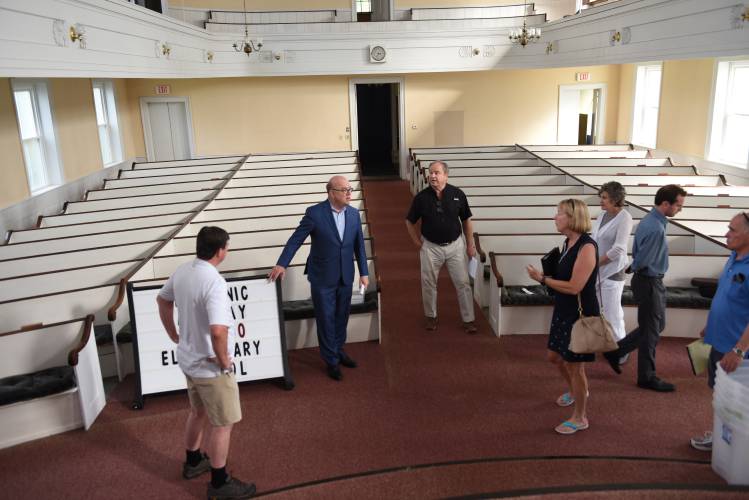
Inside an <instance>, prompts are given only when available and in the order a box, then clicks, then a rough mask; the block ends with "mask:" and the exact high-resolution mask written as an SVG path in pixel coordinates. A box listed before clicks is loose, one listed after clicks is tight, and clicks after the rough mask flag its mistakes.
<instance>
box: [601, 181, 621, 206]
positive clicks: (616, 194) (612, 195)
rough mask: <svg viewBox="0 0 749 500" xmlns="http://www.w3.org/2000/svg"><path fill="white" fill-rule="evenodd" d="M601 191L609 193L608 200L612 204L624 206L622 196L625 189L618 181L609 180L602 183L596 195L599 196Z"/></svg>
mask: <svg viewBox="0 0 749 500" xmlns="http://www.w3.org/2000/svg"><path fill="white" fill-rule="evenodd" d="M603 193H606V194H607V195H609V200H611V203H613V204H614V206H617V207H623V206H624V197H625V196H626V195H627V191H626V190H625V189H624V186H622V185H621V184H619V183H618V182H616V181H610V182H607V183H605V184H603V185H602V186H601V187H600V189H599V190H598V196H601V195H602V194H603Z"/></svg>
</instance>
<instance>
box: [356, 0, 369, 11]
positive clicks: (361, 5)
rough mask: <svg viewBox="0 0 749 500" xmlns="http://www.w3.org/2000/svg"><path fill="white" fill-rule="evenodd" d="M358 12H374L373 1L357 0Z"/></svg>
mask: <svg viewBox="0 0 749 500" xmlns="http://www.w3.org/2000/svg"><path fill="white" fill-rule="evenodd" d="M356 12H372V1H371V0H356Z"/></svg>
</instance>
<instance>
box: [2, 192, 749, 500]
mask: <svg viewBox="0 0 749 500" xmlns="http://www.w3.org/2000/svg"><path fill="white" fill-rule="evenodd" d="M365 189H366V194H367V207H368V209H369V220H370V222H371V224H372V233H373V235H374V236H375V238H376V250H377V258H378V265H379V270H380V275H381V278H382V287H383V294H382V321H383V325H382V343H381V344H377V343H366V344H352V345H350V346H349V347H348V348H347V351H348V352H349V354H350V355H351V356H352V357H353V358H354V359H356V360H357V361H358V362H359V368H357V369H355V370H349V369H345V368H344V380H343V381H342V382H334V381H332V380H330V379H328V378H327V377H326V375H325V373H324V370H323V364H322V362H321V361H320V359H319V356H318V352H317V350H312V349H308V350H302V351H292V352H291V353H290V356H289V357H290V363H291V369H292V372H293V375H294V379H295V381H296V382H297V386H296V388H295V389H294V390H293V391H285V390H283V389H281V388H280V386H279V385H278V384H275V383H269V382H259V383H251V384H246V385H243V386H242V387H241V397H242V404H243V412H244V420H243V421H242V422H241V423H240V424H238V425H237V426H236V427H235V430H234V434H233V443H232V449H231V454H230V460H229V469H230V471H231V472H232V473H234V474H235V475H236V476H237V477H239V478H242V479H245V480H252V481H255V482H256V483H257V485H258V490H259V492H260V493H263V492H273V491H276V493H274V494H272V495H271V497H272V498H442V497H455V496H461V495H471V494H484V493H486V494H490V495H491V494H494V496H499V495H497V494H496V493H497V492H503V491H504V492H516V493H517V494H523V495H527V494H528V493H527V490H528V489H529V488H534V489H535V488H538V489H543V488H565V487H568V488H569V487H572V488H579V487H581V486H591V485H593V486H597V487H598V486H600V485H604V486H605V487H609V486H606V485H624V484H628V485H631V484H643V485H645V486H648V485H653V484H660V485H673V484H677V485H679V484H681V485H685V484H689V485H705V484H706V485H712V486H718V485H722V484H724V482H723V481H722V479H720V478H719V477H718V476H716V475H715V474H714V473H713V472H712V471H711V469H710V466H709V459H710V457H709V454H706V453H701V452H698V451H696V450H693V449H691V448H690V447H689V444H688V439H689V437H690V436H691V435H693V434H696V433H698V432H701V431H703V430H704V429H706V428H708V427H709V426H711V425H712V410H711V402H710V401H711V395H710V391H709V390H708V388H707V387H706V384H705V380H704V379H703V378H697V377H694V376H692V374H691V371H690V368H689V365H688V361H687V359H686V355H685V352H684V345H685V344H686V341H685V340H678V339H665V340H664V341H662V342H661V344H660V345H659V348H658V368H659V373H660V374H662V376H663V377H664V378H665V379H667V380H669V381H672V382H674V383H675V384H676V386H677V388H678V389H677V392H675V393H672V394H659V393H655V392H651V391H645V390H642V389H638V388H637V387H636V386H635V366H634V362H631V363H629V364H628V365H625V367H624V374H622V375H620V376H616V375H614V374H613V373H612V372H611V371H610V369H609V368H608V366H607V365H605V363H602V362H600V363H595V364H591V365H590V367H589V370H588V373H589V378H590V381H591V383H590V391H591V400H590V406H589V418H590V424H591V426H590V429H589V430H586V431H582V432H579V433H578V434H576V435H573V436H559V435H557V434H556V433H554V432H553V428H554V426H556V425H557V424H559V423H560V422H561V421H562V420H564V419H565V418H566V417H568V416H569V415H570V413H571V412H570V410H569V409H563V408H558V407H557V406H556V405H555V404H554V400H555V399H556V397H557V396H559V394H560V393H561V392H562V391H563V386H562V384H561V383H560V380H559V377H558V375H557V373H556V371H555V370H554V368H553V367H552V366H550V365H549V364H547V363H546V362H545V361H544V354H545V343H546V338H545V336H544V335H534V336H507V337H502V338H501V339H497V338H496V337H494V336H492V335H491V333H490V329H489V326H488V325H487V324H486V322H485V321H484V320H483V318H482V317H481V314H478V325H479V334H478V335H474V336H470V335H466V334H465V333H463V332H462V330H461V329H460V319H459V315H458V305H457V301H456V299H455V292H454V289H453V288H452V285H451V283H450V282H449V278H447V276H446V273H445V276H444V280H443V281H442V282H441V284H440V287H441V288H440V298H439V317H440V326H439V329H438V331H437V332H434V333H428V332H425V331H424V330H423V328H422V325H421V321H422V309H421V297H420V292H419V280H418V254H417V251H416V249H415V248H414V247H413V245H412V244H411V242H410V240H409V239H408V235H407V233H406V229H405V223H404V216H405V213H406V211H407V208H408V204H409V202H410V195H409V193H408V187H407V184H406V183H405V182H401V181H388V182H368V183H366V186H365ZM133 385H134V384H133V378H132V377H129V378H128V379H127V380H126V381H125V382H124V383H122V384H120V386H118V387H117V388H116V389H115V391H114V393H113V395H112V397H111V401H110V402H109V404H108V405H107V407H106V408H105V410H104V412H103V413H102V415H101V417H100V418H99V420H98V421H97V422H96V424H94V426H93V428H92V429H91V430H90V431H89V432H84V431H73V432H68V433H65V434H61V435H58V436H54V437H50V438H47V439H42V440H39V441H35V442H32V443H27V444H24V445H20V446H16V447H13V448H9V449H6V450H0V470H2V486H3V488H2V489H1V490H0V491H1V492H2V493H0V497H2V498H12V499H20V498H76V499H78V498H107V499H119V498H123V499H124V498H139V499H145V498H201V497H204V495H205V483H206V481H207V478H200V479H195V480H192V481H185V480H183V479H181V477H180V467H181V462H182V460H183V459H184V450H183V444H182V430H183V425H184V421H185V417H186V414H187V411H186V407H187V397H186V396H185V395H184V394H172V395H164V396H158V397H150V398H147V399H146V405H145V409H144V410H142V411H133V410H131V409H130V401H131V398H132V390H133ZM524 457H528V459H527V460H514V459H518V458H524ZM533 457H537V458H533ZM544 457H552V458H550V459H544ZM553 457H583V458H584V457H609V458H606V459H605V460H597V461H586V460H584V459H580V461H574V460H561V459H553ZM611 457H625V458H637V457H648V458H651V459H658V460H654V461H642V460H617V459H613V458H611ZM482 459H487V460H486V461H482ZM454 462H461V463H457V464H453V465H449V464H451V463H454ZM462 462H465V463H462ZM422 464H446V465H439V466H434V467H415V468H408V466H419V465H422ZM591 464H593V465H591ZM595 464H598V465H595ZM590 467H595V469H594V472H589V471H590ZM374 471H380V472H377V473H372V474H367V473H370V472H374ZM388 471H390V472H388ZM343 476H345V478H342V477H343ZM348 476H351V477H348ZM331 478H341V479H340V480H336V481H326V480H328V479H331ZM310 482H319V484H315V485H307V486H304V487H300V488H293V487H294V486H295V485H304V484H305V483H310ZM283 488H292V489H286V490H284V491H279V490H280V489H283ZM613 489H614V490H616V493H615V494H614V493H611V492H610V491H609V492H605V491H602V490H600V491H587V492H586V493H585V495H586V496H577V495H578V494H581V493H575V494H574V495H573V496H574V497H575V498H600V497H601V496H603V495H608V496H609V497H610V496H612V495H615V496H616V497H619V496H620V495H619V491H620V490H619V489H617V488H613ZM621 491H624V490H621ZM670 491H671V493H673V492H674V491H676V492H678V493H679V494H680V498H684V496H685V495H682V494H681V493H680V492H681V491H682V490H670ZM524 492H525V493H524ZM540 493H542V491H539V494H540ZM547 493H548V495H553V497H554V498H569V496H566V495H570V494H572V493H570V492H569V491H568V490H563V489H561V490H549V491H547ZM671 493H668V494H665V493H663V490H660V489H657V488H656V489H652V488H651V489H647V488H645V489H636V490H629V489H628V490H626V494H625V493H622V495H621V496H622V497H623V498H675V496H670V495H671ZM695 493H696V492H695ZM713 493H714V494H715V495H716V498H732V497H731V496H730V494H729V493H730V492H727V493H718V492H707V491H701V494H699V495H698V496H694V495H691V496H687V498H710V497H711V496H712V495H713ZM746 493H747V492H746V491H745V492H743V494H744V495H746ZM726 494H729V496H725V495H726ZM732 494H735V493H732ZM633 495H634V496H633ZM637 495H644V496H637ZM544 498H547V496H546V494H544Z"/></svg>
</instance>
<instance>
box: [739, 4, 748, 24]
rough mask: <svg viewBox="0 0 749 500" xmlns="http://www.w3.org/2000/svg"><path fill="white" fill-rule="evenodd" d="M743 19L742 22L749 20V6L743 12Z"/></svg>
mask: <svg viewBox="0 0 749 500" xmlns="http://www.w3.org/2000/svg"><path fill="white" fill-rule="evenodd" d="M741 21H742V22H748V21H749V7H747V8H746V9H744V12H742V13H741Z"/></svg>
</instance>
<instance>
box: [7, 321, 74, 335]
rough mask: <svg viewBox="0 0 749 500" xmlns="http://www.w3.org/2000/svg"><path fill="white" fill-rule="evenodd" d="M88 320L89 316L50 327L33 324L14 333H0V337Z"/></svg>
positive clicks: (42, 324) (49, 325)
mask: <svg viewBox="0 0 749 500" xmlns="http://www.w3.org/2000/svg"><path fill="white" fill-rule="evenodd" d="M87 318H88V316H87V317H86V318H75V319H69V320H66V321H58V322H56V323H50V324H48V325H45V324H44V323H32V324H28V325H23V326H22V327H21V328H19V329H18V330H12V331H9V332H3V333H0V337H7V336H10V335H15V334H17V333H26V332H31V331H34V330H39V329H41V328H52V327H54V326H60V325H67V324H69V323H76V322H78V321H85V320H86V319H87Z"/></svg>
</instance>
